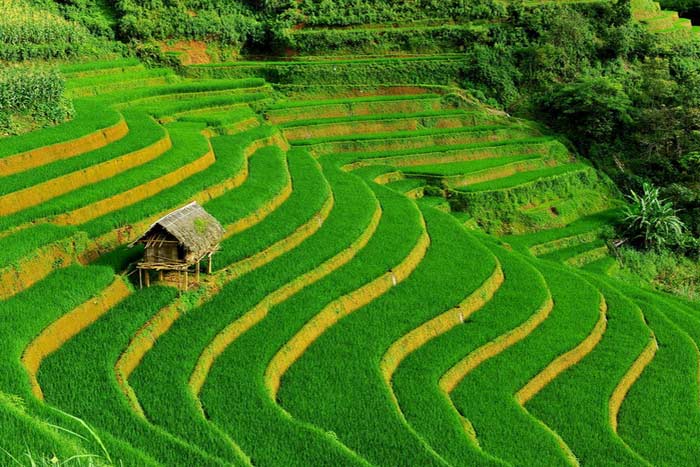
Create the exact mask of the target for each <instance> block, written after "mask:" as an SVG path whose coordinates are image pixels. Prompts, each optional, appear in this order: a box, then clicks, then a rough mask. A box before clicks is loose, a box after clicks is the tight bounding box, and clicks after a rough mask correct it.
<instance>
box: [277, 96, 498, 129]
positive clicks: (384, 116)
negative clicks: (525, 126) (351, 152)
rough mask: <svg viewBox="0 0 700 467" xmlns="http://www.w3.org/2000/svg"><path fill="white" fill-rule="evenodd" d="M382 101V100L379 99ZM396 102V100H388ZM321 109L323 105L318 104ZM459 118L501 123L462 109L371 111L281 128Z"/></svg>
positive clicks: (477, 122)
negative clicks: (369, 112) (365, 113)
mask: <svg viewBox="0 0 700 467" xmlns="http://www.w3.org/2000/svg"><path fill="white" fill-rule="evenodd" d="M380 102H382V101H380ZM390 102H396V101H390ZM399 102H402V101H399ZM319 107H320V108H321V109H322V108H323V106H319ZM449 118H454V119H457V118H459V119H461V120H462V121H463V122H464V126H468V125H489V124H490V125H493V124H497V123H502V122H503V118H502V117H500V116H497V115H490V114H487V113H485V112H479V111H474V112H465V111H464V110H462V109H443V110H426V111H422V112H403V113H372V114H370V115H351V116H347V117H332V118H315V119H308V120H292V121H290V122H286V123H283V124H281V125H280V126H282V127H283V128H298V127H308V126H323V125H337V124H339V123H359V122H383V121H388V120H407V119H411V120H418V121H419V122H420V124H421V125H423V126H425V127H431V126H436V124H438V123H439V122H440V121H441V120H442V119H449Z"/></svg>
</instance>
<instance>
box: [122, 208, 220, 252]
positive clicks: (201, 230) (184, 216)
mask: <svg viewBox="0 0 700 467" xmlns="http://www.w3.org/2000/svg"><path fill="white" fill-rule="evenodd" d="M164 233H168V234H170V235H172V236H173V237H175V239H177V241H178V242H179V243H180V245H182V247H183V248H184V249H185V256H186V257H187V258H188V259H197V258H200V257H202V256H203V255H204V254H206V253H210V252H212V251H214V250H216V248H217V245H218V244H219V242H220V241H221V239H222V238H223V236H224V228H223V227H222V226H221V224H220V223H219V221H217V220H216V219H215V218H214V217H213V216H212V215H211V214H209V213H208V212H206V211H205V210H204V208H202V206H200V205H199V204H197V202H192V203H190V204H188V205H187V206H184V207H182V208H180V209H178V210H176V211H173V212H171V213H170V214H168V215H166V216H163V217H162V218H160V219H158V220H157V221H156V222H154V223H153V225H151V226H150V227H149V228H148V230H147V231H146V233H144V234H143V235H141V237H139V238H138V239H136V240H135V241H134V242H133V243H132V245H134V244H136V243H145V244H146V246H148V245H149V244H152V243H157V242H158V241H159V239H161V238H163V234H164Z"/></svg>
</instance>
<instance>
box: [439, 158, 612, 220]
mask: <svg viewBox="0 0 700 467" xmlns="http://www.w3.org/2000/svg"><path fill="white" fill-rule="evenodd" d="M572 165H574V164H568V165H564V166H559V167H555V169H558V168H562V169H566V168H571V166H572ZM547 170H551V169H547ZM536 172H538V171H535V173H536ZM532 174H533V172H527V173H524V174H517V175H515V176H514V177H515V178H513V177H507V178H504V179H500V180H495V181H492V182H486V183H480V184H477V185H472V186H468V187H465V188H461V189H459V190H451V191H450V193H449V199H450V205H451V206H452V209H453V210H454V211H465V212H467V213H468V214H469V215H471V216H472V217H473V218H474V219H475V221H476V222H477V223H478V225H479V226H481V227H482V228H483V229H484V230H486V231H487V232H490V233H499V234H514V233H523V232H527V231H532V230H538V229H540V228H542V227H541V226H540V225H538V224H535V223H534V221H535V220H534V219H533V218H532V217H530V216H529V215H528V211H527V210H526V209H523V208H524V207H532V206H543V207H544V206H547V205H548V203H552V202H555V203H556V202H558V201H560V200H562V199H566V200H570V203H568V206H567V210H566V212H560V213H559V215H558V216H552V215H551V214H550V216H549V219H548V220H549V222H548V224H547V225H546V226H547V227H548V228H554V227H563V226H565V225H567V224H569V223H571V222H573V221H574V220H575V219H577V218H578V217H582V216H585V215H587V214H591V213H595V212H600V211H604V210H606V209H610V208H611V206H615V204H616V203H615V199H616V196H617V191H616V188H615V187H614V185H613V184H612V182H611V181H610V180H609V179H607V178H605V177H601V176H599V175H598V173H596V171H595V170H593V168H591V167H586V166H583V167H581V168H580V169H579V170H568V171H567V172H565V173H564V174H560V175H557V176H553V177H546V178H540V179H534V180H532V181H529V182H527V183H521V184H519V185H518V184H516V185H514V186H510V187H507V188H505V187H503V188H501V186H504V185H511V183H515V182H521V181H523V179H525V178H529V177H530V176H531V175H532ZM486 185H488V186H489V190H488V191H468V190H475V189H477V188H478V187H482V188H483V187H484V186H486ZM499 185H500V186H499ZM540 220H541V219H540Z"/></svg>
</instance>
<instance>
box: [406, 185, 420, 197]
mask: <svg viewBox="0 0 700 467" xmlns="http://www.w3.org/2000/svg"><path fill="white" fill-rule="evenodd" d="M424 194H425V187H424V186H419V187H416V188H414V189H412V190H408V191H407V192H405V193H404V195H405V196H406V197H407V198H411V199H420V198H422V197H423V195H424Z"/></svg>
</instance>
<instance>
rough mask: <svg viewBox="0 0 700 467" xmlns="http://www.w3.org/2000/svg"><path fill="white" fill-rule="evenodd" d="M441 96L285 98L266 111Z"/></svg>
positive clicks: (271, 105)
mask: <svg viewBox="0 0 700 467" xmlns="http://www.w3.org/2000/svg"><path fill="white" fill-rule="evenodd" d="M440 99H441V96H440V95H439V94H428V93H426V94H423V93H421V94H408V95H406V94H403V95H400V96H366V97H355V98H343V99H304V100H283V101H280V102H276V103H274V104H270V105H269V106H268V107H267V108H266V110H265V111H266V113H270V114H272V115H277V114H278V113H277V112H276V111H282V110H287V111H291V110H294V111H295V112H299V111H301V109H308V108H313V109H314V110H317V108H323V107H329V106H343V107H345V108H347V109H348V110H351V109H352V106H353V104H358V103H371V102H376V103H380V104H382V103H384V104H391V103H393V102H405V101H433V100H440Z"/></svg>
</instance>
